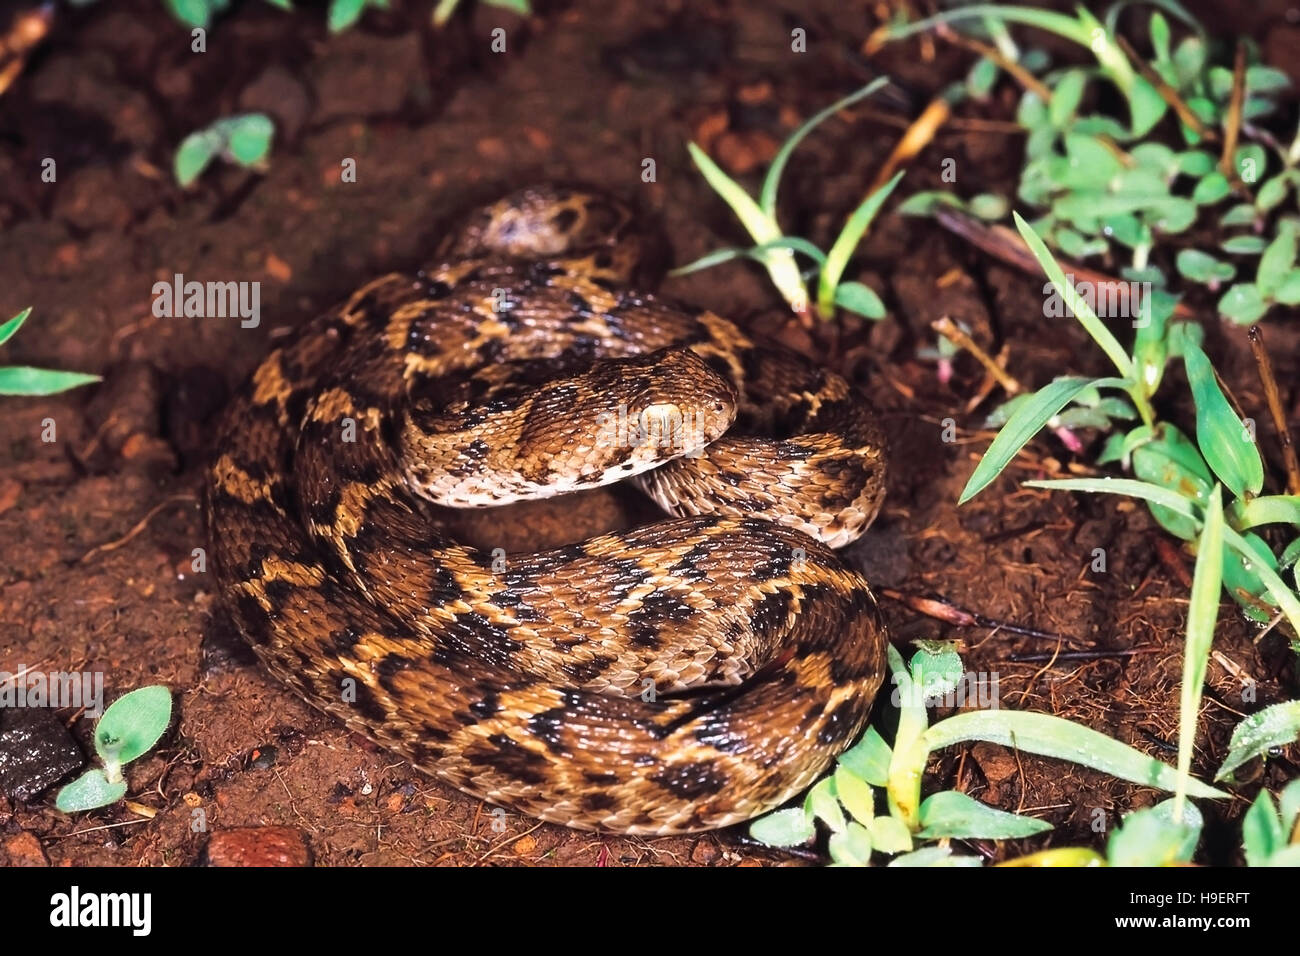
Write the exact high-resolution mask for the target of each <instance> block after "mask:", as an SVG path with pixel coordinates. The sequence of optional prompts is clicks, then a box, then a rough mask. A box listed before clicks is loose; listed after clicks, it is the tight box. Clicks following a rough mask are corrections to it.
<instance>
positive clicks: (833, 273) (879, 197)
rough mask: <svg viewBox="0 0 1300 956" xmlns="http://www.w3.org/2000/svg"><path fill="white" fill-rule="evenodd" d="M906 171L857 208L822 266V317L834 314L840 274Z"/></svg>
mask: <svg viewBox="0 0 1300 956" xmlns="http://www.w3.org/2000/svg"><path fill="white" fill-rule="evenodd" d="M903 172H905V171H904V170H900V171H899V172H897V173H895V174H894V178H893V179H891V180H890V181H889V182H887V183H885V185H883V186H881V187H880V188H879V189H877V190H876V191H875V192H873V193H872V194H871V195H870V196H868V197H867V198H866V199H864V200H863V201H862V204H861V205H860V206H858V208H857V209H855V210H853V214H852V215H851V216H849V218H848V221H846V222H845V223H844V229H843V230H842V231H841V232H840V234H839V237H838V238H837V239H836V240H835V244H834V245H833V246H831V251H830V252H829V253H828V254H827V255H826V264H825V265H824V266H822V271H821V275H820V276H819V277H818V282H817V311H818V312H820V313H821V316H822V318H827V317H829V316H830V315H832V314H833V313H834V311H835V290H836V288H838V286H839V284H840V276H842V275H844V269H845V267H846V266H847V265H848V264H849V257H850V256H852V255H853V250H854V249H856V248H857V247H858V243H859V242H860V241H862V236H863V234H864V233H865V232H866V231H867V229H868V228H870V226H871V221H872V220H873V219H875V218H876V213H878V212H880V207H881V206H883V205H884V204H885V200H886V199H888V198H889V194H890V193H892V192H893V191H894V187H895V186H897V185H898V181H899V180H900V179H902V178H903Z"/></svg>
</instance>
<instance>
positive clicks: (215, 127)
mask: <svg viewBox="0 0 1300 956" xmlns="http://www.w3.org/2000/svg"><path fill="white" fill-rule="evenodd" d="M274 133H275V124H274V123H272V122H271V118H270V117H269V116H267V115H265V114H264V113H245V114H243V115H242V116H231V117H228V118H227V119H221V120H217V121H216V122H215V123H213V124H212V125H211V126H208V127H207V128H205V129H201V130H198V131H197V132H194V133H190V135H189V136H186V137H185V139H184V140H183V141H182V142H181V145H180V148H179V149H177V150H176V162H175V172H176V181H177V182H178V183H180V184H181V185H182V186H189V185H190V184H191V183H193V182H194V181H195V180H196V179H198V178H199V176H200V175H202V174H203V171H204V170H205V169H207V168H208V166H209V164H210V163H211V162H212V161H213V160H214V159H216V158H217V157H220V158H221V159H224V160H225V161H226V162H228V163H234V164H235V165H236V166H243V167H245V168H252V169H262V168H265V165H266V156H267V154H268V153H269V152H270V151H271V137H272V135H273V134H274Z"/></svg>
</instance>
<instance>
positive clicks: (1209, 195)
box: [1192, 170, 1232, 206]
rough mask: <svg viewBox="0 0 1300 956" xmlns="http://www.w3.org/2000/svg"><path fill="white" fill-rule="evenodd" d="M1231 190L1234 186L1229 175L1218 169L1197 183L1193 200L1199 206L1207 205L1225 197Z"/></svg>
mask: <svg viewBox="0 0 1300 956" xmlns="http://www.w3.org/2000/svg"><path fill="white" fill-rule="evenodd" d="M1230 192H1232V186H1231V184H1229V182H1228V177H1226V176H1224V175H1223V173H1221V172H1218V171H1217V170H1216V171H1215V172H1212V173H1210V174H1209V175H1208V176H1206V177H1205V178H1203V179H1202V180H1201V181H1200V182H1199V183H1197V184H1196V188H1195V189H1193V190H1192V202H1194V203H1196V204H1197V205H1198V206H1207V205H1209V204H1211V203H1216V202H1218V201H1219V200H1221V199H1223V198H1224V197H1225V196H1227V195H1228V193H1230Z"/></svg>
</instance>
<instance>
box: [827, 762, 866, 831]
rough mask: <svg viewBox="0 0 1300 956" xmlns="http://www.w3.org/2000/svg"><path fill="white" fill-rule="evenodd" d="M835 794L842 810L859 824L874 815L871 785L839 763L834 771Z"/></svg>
mask: <svg viewBox="0 0 1300 956" xmlns="http://www.w3.org/2000/svg"><path fill="white" fill-rule="evenodd" d="M835 794H836V796H838V797H839V800H840V803H842V804H843V805H844V809H845V810H848V811H849V814H850V815H851V816H852V817H853V818H854V819H855V820H857V821H858V822H859V823H868V822H870V820H871V818H872V817H874V816H875V815H876V798H875V794H873V793H872V791H871V785H870V784H869V783H867V782H866V781H865V780H863V779H862V778H861V777H859V776H858V775H857V774H855V773H854V772H853V771H852V770H850V769H849V768H848V767H846V766H844V764H843V763H841V764H840V765H839V766H838V767H837V768H836V770H835Z"/></svg>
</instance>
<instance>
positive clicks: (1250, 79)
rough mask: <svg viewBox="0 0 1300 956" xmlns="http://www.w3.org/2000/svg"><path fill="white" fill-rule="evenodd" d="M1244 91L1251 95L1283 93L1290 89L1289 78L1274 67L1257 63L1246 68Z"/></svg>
mask: <svg viewBox="0 0 1300 956" xmlns="http://www.w3.org/2000/svg"><path fill="white" fill-rule="evenodd" d="M1246 89H1248V90H1250V92H1251V93H1264V94H1268V93H1284V92H1286V91H1287V90H1289V89H1291V77H1290V76H1288V75H1287V74H1286V73H1284V72H1283V71H1282V70H1279V69H1277V68H1275V67H1271V66H1264V65H1262V64H1258V63H1257V64H1255V65H1254V66H1248V67H1246Z"/></svg>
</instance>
